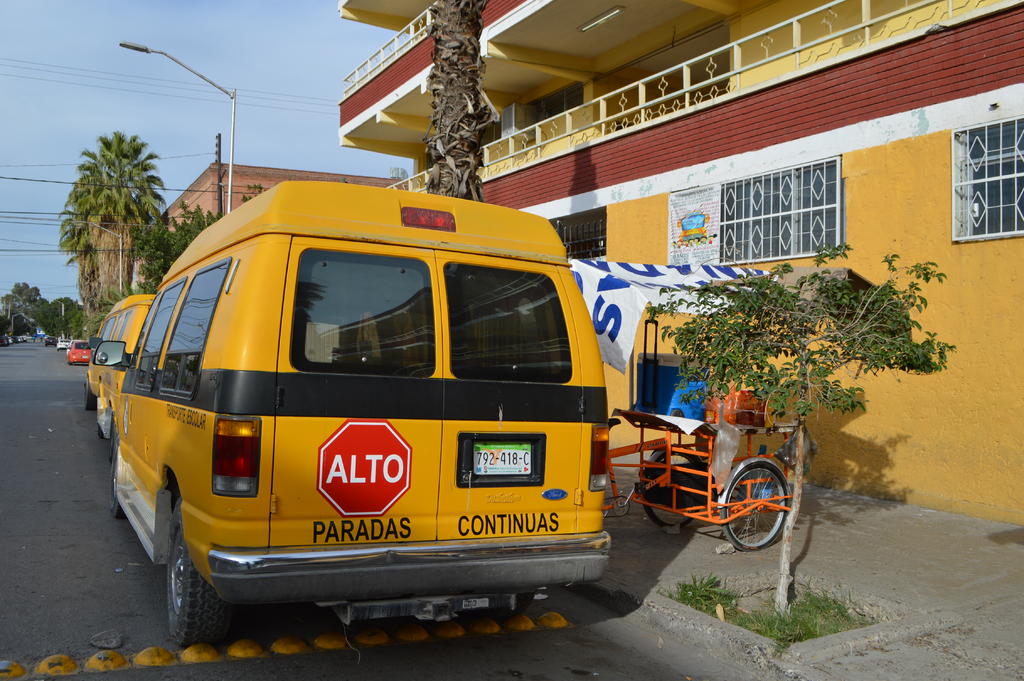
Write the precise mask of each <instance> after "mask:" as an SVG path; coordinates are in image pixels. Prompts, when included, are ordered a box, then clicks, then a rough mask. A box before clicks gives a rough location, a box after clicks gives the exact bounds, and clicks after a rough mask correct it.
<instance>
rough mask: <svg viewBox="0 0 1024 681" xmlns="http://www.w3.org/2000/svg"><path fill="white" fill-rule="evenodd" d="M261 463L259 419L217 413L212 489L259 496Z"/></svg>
mask: <svg viewBox="0 0 1024 681" xmlns="http://www.w3.org/2000/svg"><path fill="white" fill-rule="evenodd" d="M259 463H260V420H259V419H258V418H252V417H250V418H237V417H227V416H218V417H217V420H216V422H215V424H214V430H213V493H214V494H221V495H224V496H229V497H254V496H256V492H257V491H258V489H259Z"/></svg>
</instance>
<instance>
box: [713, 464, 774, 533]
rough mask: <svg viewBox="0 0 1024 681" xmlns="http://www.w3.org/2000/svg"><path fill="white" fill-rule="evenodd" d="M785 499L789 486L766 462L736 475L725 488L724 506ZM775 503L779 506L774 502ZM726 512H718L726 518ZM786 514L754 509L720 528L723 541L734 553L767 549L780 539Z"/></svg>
mask: <svg viewBox="0 0 1024 681" xmlns="http://www.w3.org/2000/svg"><path fill="white" fill-rule="evenodd" d="M788 496H789V484H787V482H786V478H785V477H783V475H782V473H781V472H780V471H779V468H778V466H775V465H774V464H771V463H769V462H767V461H756V462H754V463H752V464H750V465H749V466H747V467H746V468H744V469H743V470H741V471H740V472H739V474H738V475H736V476H735V477H734V478H732V480H730V481H729V484H728V485H726V488H725V494H724V497H725V501H726V503H727V504H743V503H744V502H747V501H751V500H757V499H771V498H773V497H774V498H776V499H777V498H778V497H788ZM775 503H781V501H776V502H775ZM729 508H734V507H731V506H730V507H725V508H723V509H722V511H721V513H722V517H723V518H724V517H727V514H728V513H729V510H728V509H729ZM786 513H788V511H773V510H771V509H755V510H753V511H750V512H749V513H746V514H744V515H741V516H739V517H738V518H735V519H733V520H732V521H731V522H729V523H727V524H725V525H723V526H722V530H723V531H724V532H725V538H726V539H728V540H729V542H730V543H731V544H732V545H733V546H735V547H736V549H737V550H738V551H757V550H760V549H763V548H766V547H768V546H771V545H772V544H774V543H775V542H777V541H778V540H779V537H780V536H781V535H782V526H783V524H784V523H785V521H786Z"/></svg>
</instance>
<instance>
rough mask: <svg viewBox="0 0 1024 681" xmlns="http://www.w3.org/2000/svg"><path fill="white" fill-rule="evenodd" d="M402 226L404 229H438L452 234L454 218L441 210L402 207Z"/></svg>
mask: <svg viewBox="0 0 1024 681" xmlns="http://www.w3.org/2000/svg"><path fill="white" fill-rule="evenodd" d="M402 224H403V225H405V226H406V227H426V228H427V229H439V230H441V231H442V232H454V231H455V216H454V215H452V214H451V213H449V212H447V211H443V210H433V209H431V208H413V207H412V206H404V207H403V208H402Z"/></svg>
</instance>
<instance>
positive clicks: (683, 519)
mask: <svg viewBox="0 0 1024 681" xmlns="http://www.w3.org/2000/svg"><path fill="white" fill-rule="evenodd" d="M647 460H648V461H650V462H652V463H665V450H664V449H655V450H654V451H653V452H652V453H651V456H650V457H648V459H647ZM686 465H687V466H690V467H699V466H706V464H704V463H703V462H697V461H693V460H691V459H690V458H689V457H687V459H686ZM652 473H653V474H654V475H655V477H657V476H658V475H660V474H661V473H660V472H659V471H658V470H657V469H653V470H652ZM643 474H644V469H641V471H640V479H641V481H642V480H644V479H645V478H644V475H643ZM684 478H685V479H684ZM690 478H696V476H692V475H689V474H687V473H681V472H679V471H672V482H674V483H676V484H677V485H679V484H682V485H686V486H687V487H693V486H694V484H695V483H694V481H693V480H691V479H690ZM701 484H702V485H703V484H706V483H701ZM673 497H674V498H675V501H676V503H675V507H676V508H686V507H687V506H693V505H694V503H696V502H693V503H691V502H690V501H689V495H687V493H686V492H682V491H680V490H677V489H673V488H671V487H648V488H647V489H646V490H644V493H643V498H644V500H646V501H650V502H651V503H655V504H660V505H662V506H672V505H673V504H672V501H673ZM641 505H642V506H643V507H644V513H646V514H647V517H648V518H650V519H651V522H652V523H654V524H655V525H657V526H658V527H669V528H672V527H675V528H680V527H683V526H684V525H687V524H689V523H690V521H691V520H693V518H691V517H689V516H685V515H679V514H678V513H673V512H672V511H666V510H665V509H662V508H655V507H653V506H648V505H647V504H641Z"/></svg>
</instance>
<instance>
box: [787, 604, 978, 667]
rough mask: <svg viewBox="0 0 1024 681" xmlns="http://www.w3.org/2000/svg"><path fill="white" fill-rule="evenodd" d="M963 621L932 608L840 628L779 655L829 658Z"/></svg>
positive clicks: (801, 658)
mask: <svg viewBox="0 0 1024 681" xmlns="http://www.w3.org/2000/svg"><path fill="white" fill-rule="evenodd" d="M962 622H963V618H962V617H960V615H957V614H956V613H952V612H944V611H940V610H937V611H934V612H925V613H920V614H916V615H909V616H907V617H904V618H902V619H899V620H896V621H895V622H881V623H879V624H873V625H871V626H868V627H862V628H860V629H852V630H850V631H842V632H839V633H838V634H832V635H830V636H823V637H821V638H818V639H811V640H809V641H801V642H800V643H794V644H793V645H791V646H790V647H789V648H787V649H786V651H785V652H784V653H782V654H781V655H780V656H779V659H780V660H783V661H792V662H796V663H801V664H816V663H820V662H828V661H830V660H832V659H833V658H836V657H840V656H842V655H849V654H850V653H854V652H857V651H859V650H864V649H865V648H868V647H870V646H873V645H878V644H881V643H892V642H894V641H903V640H906V639H910V638H914V637H915V636H920V635H922V634H930V633H934V632H937V631H942V630H944V629H949V628H950V627H954V626H956V625H958V624H960V623H962Z"/></svg>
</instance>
